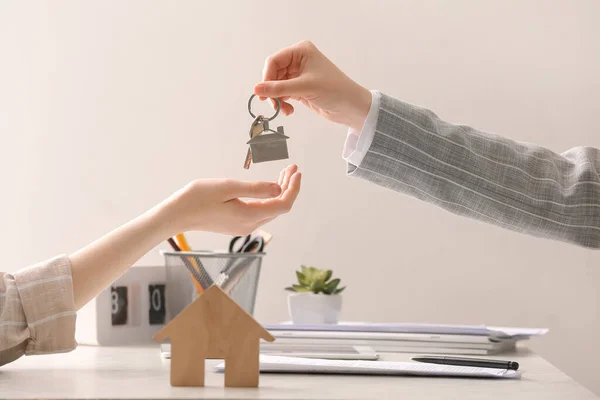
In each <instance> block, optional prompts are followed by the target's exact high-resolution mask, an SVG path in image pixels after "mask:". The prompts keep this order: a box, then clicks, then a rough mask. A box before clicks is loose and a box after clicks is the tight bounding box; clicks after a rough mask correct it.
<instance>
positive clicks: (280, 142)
mask: <svg viewBox="0 0 600 400" xmlns="http://www.w3.org/2000/svg"><path fill="white" fill-rule="evenodd" d="M254 97H255V95H252V96H250V100H248V112H249V113H250V115H251V116H252V118H254V121H252V124H251V125H250V140H249V141H248V142H247V144H248V145H249V146H250V147H249V148H248V152H247V153H246V159H245V161H244V168H245V169H249V168H250V164H251V163H252V162H254V163H260V162H265V161H275V160H283V159H286V158H289V155H288V149H287V143H286V141H287V139H289V138H288V137H287V136H285V134H284V132H283V126H278V127H277V131H274V130H272V129H270V128H269V121H272V120H273V119H275V117H277V115H278V114H279V109H280V103H279V100H278V99H276V104H277V110H276V112H275V115H273V116H272V117H271V118H266V117H264V116H262V115H258V116H255V115H254V114H253V113H252V108H251V106H252V99H253V98H254Z"/></svg>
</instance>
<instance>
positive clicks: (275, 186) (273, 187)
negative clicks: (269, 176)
mask: <svg viewBox="0 0 600 400" xmlns="http://www.w3.org/2000/svg"><path fill="white" fill-rule="evenodd" d="M280 194H281V186H279V185H278V184H276V183H274V184H272V185H271V196H279V195H280Z"/></svg>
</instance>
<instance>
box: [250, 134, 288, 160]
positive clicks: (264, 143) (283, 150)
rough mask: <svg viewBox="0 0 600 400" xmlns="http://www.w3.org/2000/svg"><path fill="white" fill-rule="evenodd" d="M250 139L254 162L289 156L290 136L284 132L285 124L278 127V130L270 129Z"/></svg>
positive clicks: (282, 158) (281, 158)
mask: <svg viewBox="0 0 600 400" xmlns="http://www.w3.org/2000/svg"><path fill="white" fill-rule="evenodd" d="M266 128H267V129H265V131H264V132H262V133H261V134H260V135H258V136H256V137H254V138H252V139H250V140H249V141H248V142H247V144H248V145H249V146H250V150H251V151H252V162H254V163H260V162H265V161H275V160H284V159H286V158H289V155H288V148H287V140H288V139H289V137H287V136H285V134H284V133H283V126H278V127H277V132H275V131H273V130H271V129H268V125H267V126H266Z"/></svg>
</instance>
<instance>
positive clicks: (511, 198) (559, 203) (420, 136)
mask: <svg viewBox="0 0 600 400" xmlns="http://www.w3.org/2000/svg"><path fill="white" fill-rule="evenodd" d="M598 171H600V151H599V150H598V149H594V148H591V147H575V148H572V149H570V150H568V151H566V152H564V153H562V154H555V153H553V152H552V151H550V150H547V149H544V148H542V147H539V146H535V145H532V144H527V143H520V142H515V141H512V140H510V139H507V138H503V137H500V136H496V135H492V134H489V133H484V132H481V131H478V130H475V129H473V128H470V127H467V126H461V125H453V124H450V123H448V122H444V121H442V120H440V119H439V118H438V117H437V116H436V115H435V114H434V113H433V112H431V111H429V110H426V109H423V108H420V107H416V106H414V105H410V104H407V103H405V102H402V101H400V100H397V99H394V98H392V97H389V96H386V95H385V94H382V95H381V101H380V107H379V114H378V118H377V125H376V128H375V134H374V136H373V141H372V143H371V146H370V147H369V150H368V151H367V153H366V154H365V156H364V158H363V160H362V162H361V163H360V165H358V166H355V165H352V164H350V165H349V174H350V175H351V176H354V177H359V178H362V179H365V180H368V181H371V182H373V183H376V184H378V185H381V186H384V187H386V188H389V189H392V190H395V191H397V192H400V193H404V194H407V195H410V196H414V197H416V198H419V199H421V200H423V201H426V202H429V203H432V204H435V205H437V206H439V207H441V208H443V209H445V210H447V211H450V212H452V213H455V214H458V215H462V216H466V217H470V218H475V219H478V220H481V221H485V222H488V223H491V224H494V225H497V226H500V227H503V228H507V229H511V230H514V231H518V232H522V233H527V234H530V235H534V236H538V237H544V238H550V239H555V240H561V241H564V242H568V243H572V244H576V245H579V246H584V247H590V248H600V176H599V172H598Z"/></svg>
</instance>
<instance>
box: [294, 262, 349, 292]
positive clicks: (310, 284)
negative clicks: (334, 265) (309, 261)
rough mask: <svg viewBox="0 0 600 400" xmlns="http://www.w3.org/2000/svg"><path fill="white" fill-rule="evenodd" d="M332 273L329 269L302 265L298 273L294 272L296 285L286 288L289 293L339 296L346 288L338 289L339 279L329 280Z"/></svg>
mask: <svg viewBox="0 0 600 400" xmlns="http://www.w3.org/2000/svg"><path fill="white" fill-rule="evenodd" d="M332 274H333V272H332V271H331V270H330V269H318V268H314V267H305V266H304V265H302V266H301V267H300V271H296V277H297V278H298V284H294V285H292V286H289V287H286V288H285V290H289V291H290V292H298V293H302V292H306V293H309V292H310V293H314V294H319V293H323V294H329V295H332V294H339V293H341V292H342V291H343V290H344V289H345V288H346V287H342V288H340V287H339V285H340V280H339V279H337V278H336V279H331V275H332Z"/></svg>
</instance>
